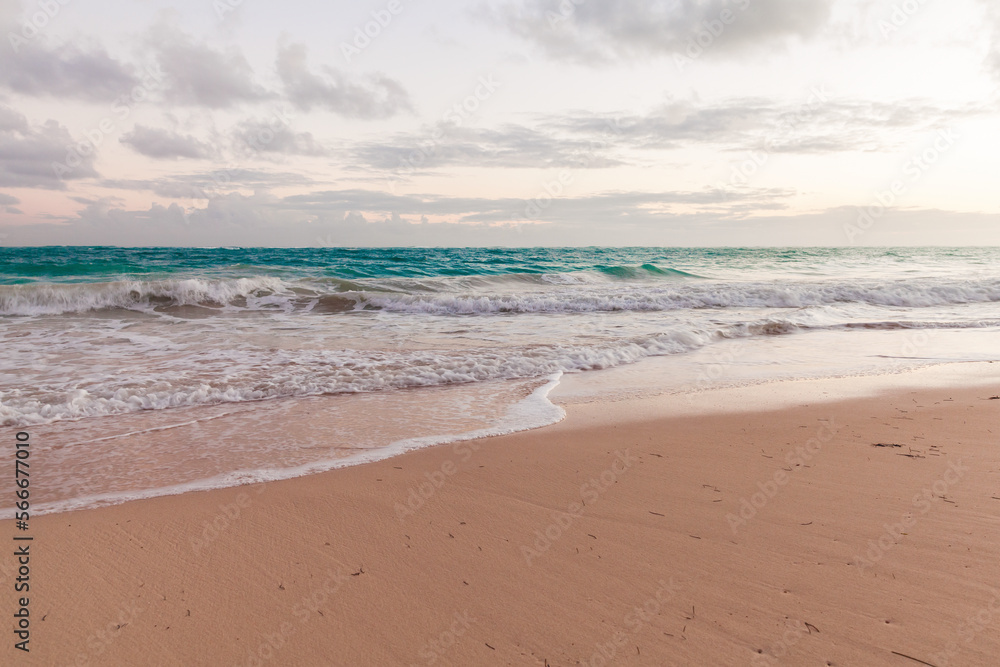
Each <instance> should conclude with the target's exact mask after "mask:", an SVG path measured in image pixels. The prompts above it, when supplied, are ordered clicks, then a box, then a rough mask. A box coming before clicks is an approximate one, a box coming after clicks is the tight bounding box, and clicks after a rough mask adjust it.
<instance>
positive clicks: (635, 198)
mask: <svg viewBox="0 0 1000 667" xmlns="http://www.w3.org/2000/svg"><path fill="white" fill-rule="evenodd" d="M771 196H772V195H768V194H766V193H763V194H762V197H763V200H766V199H767V198H768V197H771ZM726 197H729V199H726ZM674 199H677V200H681V201H685V202H687V201H692V202H694V203H698V202H699V201H701V202H704V203H707V204H713V203H717V202H723V203H726V202H728V205H730V206H733V207H736V209H738V207H739V205H740V201H739V200H737V199H733V198H732V197H731V196H730V195H722V194H720V193H717V192H713V191H705V192H701V193H673V194H671V193H642V192H633V193H607V194H604V195H599V196H586V197H580V198H574V199H566V200H560V204H566V208H565V211H563V212H562V213H557V211H556V209H555V207H554V206H553V208H552V209H551V210H552V212H553V215H552V216H550V219H549V220H548V221H547V222H545V223H544V224H516V223H501V224H497V223H486V222H481V223H478V224H471V223H469V222H468V221H465V222H463V221H453V220H448V221H432V220H431V218H432V217H433V213H434V212H441V211H447V210H453V211H464V212H465V214H464V217H465V218H472V217H474V216H475V214H474V213H473V211H479V212H480V213H481V214H483V213H487V212H488V211H490V210H492V211H503V210H505V209H506V208H507V207H508V206H509V204H510V203H512V202H513V201H516V200H487V199H456V198H436V197H405V196H404V197H393V196H387V195H384V194H381V193H374V192H370V193H366V192H365V191H336V192H328V193H314V194H312V195H308V196H307V197H306V198H305V199H304V200H303V199H298V200H296V199H294V198H290V197H286V198H284V199H280V198H276V197H274V196H271V195H269V194H267V193H257V194H254V195H250V196H244V195H240V194H236V193H233V194H230V195H227V196H225V197H220V198H218V199H215V200H212V201H210V202H209V203H208V205H206V206H205V207H204V208H198V209H196V210H192V211H187V212H185V210H184V209H183V208H182V207H181V206H179V205H177V204H172V205H170V206H161V205H153V206H151V207H150V208H149V209H147V210H126V209H123V208H122V207H121V205H120V204H119V203H116V202H114V201H113V200H108V199H102V200H84V201H83V202H82V203H83V204H84V207H83V208H82V209H81V211H80V212H79V214H78V216H77V217H76V218H73V219H70V220H66V221H64V222H62V223H60V224H34V225H20V226H13V225H11V226H8V227H7V228H6V231H8V232H9V233H10V234H9V237H8V239H7V243H8V244H9V245H48V244H53V243H55V244H61V243H70V244H72V243H81V244H90V245H93V244H114V245H124V246H130V245H169V246H207V245H233V244H239V245H244V246H267V247H286V246H312V247H318V246H342V247H368V246H371V247H392V246H437V247H456V246H520V247H534V246H546V245H547V246H586V245H605V246H606V245H610V246H614V245H653V246H703V245H713V246H718V245H735V246H760V245H781V246H801V245H810V246H813V245H834V246H842V245H844V244H845V242H846V239H845V236H844V226H845V225H848V224H851V223H854V222H856V220H857V209H856V208H854V207H839V208H833V209H829V210H826V211H820V212H817V213H804V214H788V213H783V214H781V215H776V214H773V213H768V212H767V211H766V210H764V211H762V212H761V213H760V214H758V215H755V216H752V217H747V216H742V215H731V216H720V215H719V214H718V213H716V212H713V210H712V209H711V208H706V209H701V210H699V209H695V210H692V211H689V212H678V213H672V214H666V213H662V212H657V211H655V210H654V211H650V210H648V209H647V208H646V207H647V206H648V204H650V203H656V202H662V201H664V200H674ZM750 199H753V197H751V198H750ZM745 201H749V200H745ZM356 206H360V207H362V208H361V209H359V208H354V207H356ZM386 207H387V208H388V210H390V211H392V210H394V209H396V210H398V211H399V212H390V213H373V212H370V211H368V210H363V209H364V208H372V209H379V208H381V209H382V210H385V209H386ZM421 209H424V210H427V211H428V213H425V214H424V213H419V212H414V213H403V212H401V211H403V210H414V211H418V210H421ZM609 213H611V214H612V215H609ZM998 221H1000V216H997V215H995V214H982V213H962V212H957V211H942V210H934V209H910V210H893V211H890V212H888V213H887V214H886V215H885V217H883V218H881V219H880V220H879V224H878V225H877V226H876V227H874V228H872V229H871V230H870V231H869V232H868V233H867V234H866V235H865V237H864V242H865V243H866V244H869V245H892V246H896V245H926V244H937V245H942V244H946V243H947V244H949V245H982V244H984V243H1000V225H998V224H997V223H998Z"/></svg>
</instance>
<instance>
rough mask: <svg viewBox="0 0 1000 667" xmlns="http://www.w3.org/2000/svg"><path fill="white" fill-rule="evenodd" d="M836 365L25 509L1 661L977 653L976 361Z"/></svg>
mask: <svg viewBox="0 0 1000 667" xmlns="http://www.w3.org/2000/svg"><path fill="white" fill-rule="evenodd" d="M836 382H840V383H841V384H843V383H844V382H845V381H843V380H841V381H825V382H809V383H800V384H798V385H796V384H794V383H785V384H784V386H785V388H786V389H785V391H786V395H787V396H791V397H792V398H791V400H786V403H791V404H786V405H783V406H782V407H779V408H776V409H766V408H763V407H761V406H760V405H758V402H756V401H755V400H754V398H753V397H754V396H756V395H759V394H760V391H759V390H758V389H754V388H745V389H738V390H728V392H729V393H728V394H726V393H721V394H717V396H719V397H722V398H721V399H720V400H721V402H722V403H724V404H726V405H728V406H729V409H730V410H733V411H731V412H728V413H724V414H723V413H707V412H705V411H702V412H700V413H699V412H698V411H697V410H694V411H688V412H687V413H686V414H685V413H683V412H679V413H677V414H667V412H668V411H666V410H664V409H662V407H663V406H664V405H667V404H669V403H670V401H672V400H675V399H670V398H667V397H664V398H660V399H649V400H637V401H628V402H623V403H616V404H613V405H611V404H602V403H600V402H590V403H585V404H580V405H570V406H569V408H568V416H567V418H566V420H565V421H563V422H561V423H559V424H556V425H554V426H550V427H546V428H543V429H539V430H535V431H529V432H525V433H519V434H514V435H510V436H503V437H496V438H489V439H486V440H479V441H470V442H464V443H456V444H454V445H448V446H441V447H435V448H430V449H424V450H419V451H415V452H411V453H409V454H405V455H403V456H399V457H396V458H392V459H389V460H385V461H381V462H376V463H370V464H365V465H362V466H357V467H353V468H346V469H341V470H334V471H330V472H326V473H322V474H317V475H312V476H308V477H303V478H298V479H293V480H287V481H279V482H270V483H267V484H260V485H255V486H243V487H236V488H230V489H221V490H214V491H207V492H196V493H188V494H184V495H179V496H171V497H163V498H153V499H149V500H140V501H135V502H130V503H126V504H123V505H118V506H114V507H105V508H99V509H94V510H84V511H79V512H69V513H63V514H56V515H48V516H42V517H38V518H35V519H33V521H32V533H33V535H34V536H35V540H34V541H33V542H32V544H31V549H32V558H31V586H32V588H31V592H30V610H31V640H30V648H31V652H30V654H27V655H25V654H22V653H21V652H15V651H14V649H13V643H14V638H13V635H12V634H11V633H8V635H7V639H6V640H5V641H4V646H3V648H2V649H0V663H3V664H37V665H201V664H204V665H209V664H210V665H432V664H433V665H480V664H482V665H494V664H495V665H552V666H555V665H578V664H583V665H603V664H616V665H705V664H716V665H802V664H816V665H858V664H864V665H900V666H902V667H905V666H907V665H917V664H920V663H919V662H917V661H924V662H925V663H929V664H933V665H936V666H937V667H945V666H946V665H993V664H996V663H995V660H996V656H997V655H1000V547H998V546H997V545H1000V400H990V399H991V397H993V396H997V395H998V394H1000V380H997V381H995V382H993V383H992V384H985V385H979V386H974V387H973V386H967V387H965V388H954V387H952V388H945V387H922V388H901V387H897V388H895V389H891V390H883V391H880V392H879V393H877V394H875V395H871V396H866V397H863V398H852V399H846V400H830V396H829V392H826V393H824V392H825V388H828V387H831V386H834V385H832V384H830V383H836ZM847 382H849V381H847ZM787 396H786V398H787ZM741 397H742V398H741ZM705 400H709V402H711V401H710V398H709V399H705ZM717 402H718V401H717ZM877 445H878V446H877ZM32 480H33V483H37V484H43V483H44V481H43V480H44V472H43V471H40V472H39V473H38V481H37V482H36V481H35V478H34V477H33V478H32ZM0 526H2V531H3V534H4V535H7V536H8V537H7V538H6V539H7V540H8V544H12V542H10V541H9V540H10V539H11V536H12V535H13V533H14V532H15V530H14V527H13V525H12V522H11V521H3V522H0ZM13 560H14V559H13V557H12V556H11V555H10V554H8V555H7V556H6V557H5V558H4V559H3V561H2V563H0V577H2V579H3V582H2V587H3V589H4V590H6V591H8V592H7V593H5V595H4V600H5V602H4V605H5V607H4V608H5V609H7V610H8V612H6V613H12V609H13V599H12V596H13V593H12V592H11V586H12V581H11V579H12V573H13V567H14V565H13ZM8 618H10V616H8ZM12 656H13V658H14V659H16V662H12Z"/></svg>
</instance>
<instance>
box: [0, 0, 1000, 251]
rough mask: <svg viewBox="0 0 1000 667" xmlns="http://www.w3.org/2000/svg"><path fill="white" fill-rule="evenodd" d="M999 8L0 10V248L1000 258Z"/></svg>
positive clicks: (857, 2)
mask: <svg viewBox="0 0 1000 667" xmlns="http://www.w3.org/2000/svg"><path fill="white" fill-rule="evenodd" d="M995 4H996V3H991V2H989V1H988V0H953V1H951V2H943V0H923V1H920V0H891V1H883V0H702V1H701V2H697V1H695V0H665V1H657V2H640V1H638V0H489V1H486V0H482V1H479V0H477V1H473V2H445V1H443V0H365V1H361V2H359V1H355V2H346V1H334V2H325V3H320V2H305V1H302V0H289V1H287V2H283V3H273V2H272V3H268V2H264V1H263V0H197V1H194V0H178V1H175V2H165V1H160V0H146V1H143V2H135V3H128V4H124V3H120V2H114V3H113V2H109V1H107V0H87V1H86V2H84V1H83V0H29V1H27V2H20V1H18V0H0V33H2V35H3V40H2V43H0V235H2V243H4V244H7V245H47V244H86V245H192V246H210V245H244V246H249V245H275V246H285V245H296V246H323V245H330V246H364V245H389V246H391V245H682V246H683V245H925V244H930V245H979V244H982V245H1000V215H998V213H1000V211H998V204H1000V202H998V194H997V192H998V188H997V187H996V186H995V185H994V181H995V179H996V176H997V174H998V173H1000V150H998V149H1000V122H998V121H1000V108H998V107H997V102H998V95H997V84H998V82H1000V8H995V7H994V5H995ZM366 33H367V34H366Z"/></svg>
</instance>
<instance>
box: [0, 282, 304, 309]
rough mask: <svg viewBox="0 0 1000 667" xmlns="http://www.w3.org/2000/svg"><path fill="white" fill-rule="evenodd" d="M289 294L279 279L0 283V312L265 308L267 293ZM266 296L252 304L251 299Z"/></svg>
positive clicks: (268, 294)
mask: <svg viewBox="0 0 1000 667" xmlns="http://www.w3.org/2000/svg"><path fill="white" fill-rule="evenodd" d="M280 293H285V294H291V292H290V290H289V289H288V286H287V284H286V283H285V282H283V281H282V280H280V279H278V278H270V277H254V278H234V279H228V280H205V279H200V278H189V279H185V280H154V281H140V280H125V281H118V282H111V283H77V284H72V285H64V284H41V285H38V284H32V285H3V286H0V315H60V314H64V313H86V312H90V311H96V310H108V309H120V310H140V311H145V310H153V309H156V308H164V307H170V306H204V307H213V308H221V307H225V306H232V305H240V306H246V307H250V308H254V307H265V306H266V305H267V304H268V302H267V301H266V298H267V297H270V296H272V295H275V294H280ZM255 298H256V299H265V300H263V301H258V302H257V303H254V302H253V300H254V299H255Z"/></svg>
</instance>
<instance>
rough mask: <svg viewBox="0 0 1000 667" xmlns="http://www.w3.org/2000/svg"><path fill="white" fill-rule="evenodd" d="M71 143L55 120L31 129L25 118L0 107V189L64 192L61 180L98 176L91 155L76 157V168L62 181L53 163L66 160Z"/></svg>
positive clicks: (70, 138)
mask: <svg viewBox="0 0 1000 667" xmlns="http://www.w3.org/2000/svg"><path fill="white" fill-rule="evenodd" d="M73 144H74V141H73V138H72V137H71V136H70V134H69V131H68V130H67V129H66V128H65V127H63V126H62V125H59V124H58V123H57V122H56V121H54V120H48V121H46V122H45V123H44V124H42V125H38V126H33V125H31V124H30V123H29V122H28V119H27V118H25V117H24V115H22V114H20V113H18V112H17V111H15V110H14V109H11V108H10V107H8V106H4V105H0V187H27V188H48V189H52V190H63V189H65V188H66V183H65V182H64V179H72V178H85V177H92V176H97V172H96V171H94V166H93V161H94V154H93V152H90V153H89V154H88V155H82V156H81V155H77V158H78V159H79V160H80V163H79V165H78V166H76V167H75V168H74V169H72V170H71V171H69V172H68V173H66V174H65V175H64V176H63V177H62V178H60V177H59V175H57V173H56V171H55V169H53V164H55V163H62V162H65V161H66V159H67V158H66V156H67V152H68V151H69V148H70V146H72V145H73Z"/></svg>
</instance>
